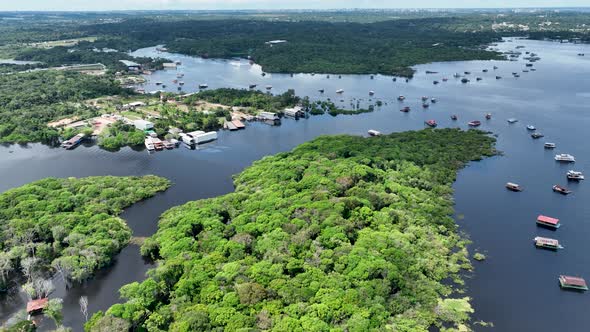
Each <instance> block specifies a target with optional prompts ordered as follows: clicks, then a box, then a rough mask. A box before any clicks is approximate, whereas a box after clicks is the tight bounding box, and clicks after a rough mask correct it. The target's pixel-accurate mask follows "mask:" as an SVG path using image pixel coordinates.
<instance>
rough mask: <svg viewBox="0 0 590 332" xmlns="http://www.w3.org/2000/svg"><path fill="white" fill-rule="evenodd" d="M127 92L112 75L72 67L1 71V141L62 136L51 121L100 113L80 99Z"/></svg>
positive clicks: (23, 140) (24, 140)
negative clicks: (22, 71) (87, 71)
mask: <svg viewBox="0 0 590 332" xmlns="http://www.w3.org/2000/svg"><path fill="white" fill-rule="evenodd" d="M122 93H126V91H125V90H124V89H122V88H121V87H120V85H119V83H117V82H115V81H114V80H113V79H112V78H111V77H109V76H90V75H83V74H79V73H75V72H68V71H38V72H33V73H22V74H12V75H0V142H36V141H43V142H52V141H55V140H56V139H57V138H58V137H59V133H58V131H57V130H56V129H54V128H49V127H48V126H47V123H48V122H50V121H52V120H56V119H59V118H63V117H67V116H72V115H79V116H81V117H83V118H85V117H90V116H92V115H96V111H95V110H93V109H91V108H88V107H86V106H84V105H82V104H79V103H78V102H80V101H83V100H86V99H89V98H94V97H99V96H105V95H115V94H122Z"/></svg>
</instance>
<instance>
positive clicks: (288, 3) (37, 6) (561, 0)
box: [0, 0, 590, 11]
mask: <svg viewBox="0 0 590 332" xmlns="http://www.w3.org/2000/svg"><path fill="white" fill-rule="evenodd" d="M588 6H590V1H589V0H412V1H408V0H401V1H400V0H0V11H16V10H22V11H25V10H40V11H41V10H42V11H46V10H56V11H62V10H71V11H77V10H101V11H102V10H180V9H197V10H198V9H336V8H503V7H588Z"/></svg>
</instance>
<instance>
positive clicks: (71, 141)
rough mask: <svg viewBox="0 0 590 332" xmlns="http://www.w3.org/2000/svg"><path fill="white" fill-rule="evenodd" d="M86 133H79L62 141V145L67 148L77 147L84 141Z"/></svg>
mask: <svg viewBox="0 0 590 332" xmlns="http://www.w3.org/2000/svg"><path fill="white" fill-rule="evenodd" d="M84 136H85V135H84V134H78V135H76V136H74V137H72V138H70V139H69V140H67V141H65V142H63V143H61V147H62V148H65V149H67V150H71V149H73V148H75V147H77V146H78V145H79V144H80V143H82V140H84Z"/></svg>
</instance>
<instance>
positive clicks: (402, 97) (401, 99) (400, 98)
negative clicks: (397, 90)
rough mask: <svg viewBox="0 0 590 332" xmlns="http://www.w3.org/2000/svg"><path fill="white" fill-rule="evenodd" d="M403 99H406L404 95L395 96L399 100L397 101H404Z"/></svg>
mask: <svg viewBox="0 0 590 332" xmlns="http://www.w3.org/2000/svg"><path fill="white" fill-rule="evenodd" d="M405 99H406V97H404V96H401V95H400V96H398V97H397V100H399V101H404V100H405Z"/></svg>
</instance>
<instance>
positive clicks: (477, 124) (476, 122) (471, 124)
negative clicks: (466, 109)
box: [467, 120, 481, 127]
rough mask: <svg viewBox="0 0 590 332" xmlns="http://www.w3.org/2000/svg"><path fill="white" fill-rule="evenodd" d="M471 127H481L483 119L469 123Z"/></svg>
mask: <svg viewBox="0 0 590 332" xmlns="http://www.w3.org/2000/svg"><path fill="white" fill-rule="evenodd" d="M467 124H468V125H469V126H470V127H479V126H480V125H481V121H478V120H473V121H469V122H468V123H467Z"/></svg>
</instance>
